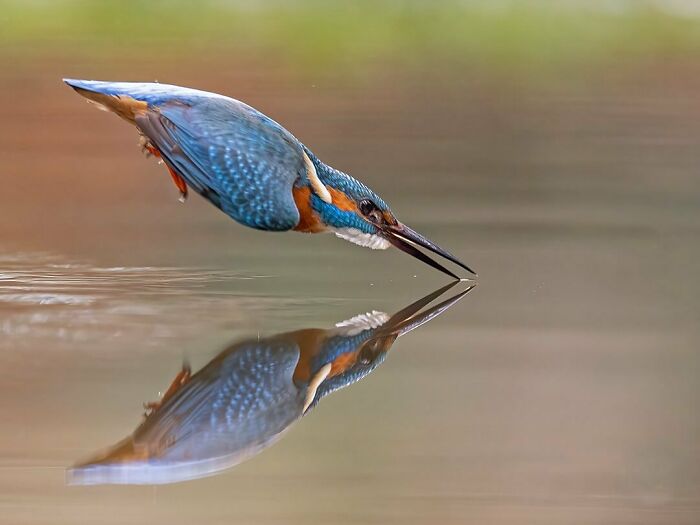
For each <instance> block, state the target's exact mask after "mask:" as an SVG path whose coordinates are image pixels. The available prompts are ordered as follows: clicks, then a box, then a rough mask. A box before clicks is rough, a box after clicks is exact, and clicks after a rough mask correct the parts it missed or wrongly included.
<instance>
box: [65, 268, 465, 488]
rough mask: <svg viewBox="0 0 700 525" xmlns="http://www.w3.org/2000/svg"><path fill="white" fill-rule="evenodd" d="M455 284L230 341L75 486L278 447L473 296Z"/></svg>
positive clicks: (208, 465) (84, 470) (132, 480)
mask: <svg viewBox="0 0 700 525" xmlns="http://www.w3.org/2000/svg"><path fill="white" fill-rule="evenodd" d="M456 284H457V282H456V281H454V282H452V283H450V284H447V285H446V286H443V287H442V288H440V289H438V290H436V291H434V292H432V293H430V294H428V295H426V296H425V297H423V298H422V299H419V300H417V301H415V302H413V303H411V304H410V305H408V306H406V307H404V308H403V309H401V310H400V311H398V312H396V313H395V314H393V315H388V314H386V313H384V312H379V311H376V310H372V311H370V312H367V313H362V314H359V315H356V316H354V317H352V318H350V319H347V320H345V321H341V322H338V323H336V324H335V326H333V327H331V328H325V329H321V328H302V329H299V330H295V331H293V332H285V333H281V334H275V335H271V336H269V337H263V338H260V337H256V338H253V339H244V340H239V341H235V342H233V343H232V344H231V345H230V346H229V347H228V348H227V349H226V350H224V351H223V352H221V353H220V354H219V355H217V356H216V357H215V358H214V359H212V360H211V361H210V362H209V363H208V364H207V365H205V366H204V367H203V368H202V369H201V370H199V371H198V372H196V373H194V374H192V372H191V370H190V367H189V365H187V364H185V365H184V366H183V367H182V369H181V370H180V372H179V373H178V374H177V375H176V377H175V379H174V380H173V381H172V383H171V385H170V387H169V388H168V389H167V390H166V391H165V394H163V396H162V397H161V398H160V400H158V401H156V402H152V403H146V404H145V407H146V408H147V409H148V412H147V414H146V415H145V418H144V420H143V422H142V423H141V424H140V425H139V426H138V427H137V428H136V430H135V431H134V432H133V433H132V434H130V435H129V436H127V437H126V438H125V439H122V440H121V441H119V442H118V443H116V444H115V445H113V446H112V447H110V448H109V449H107V450H106V451H102V452H99V453H98V454H96V455H94V456H93V457H91V458H89V459H87V460H85V461H81V462H80V463H78V464H77V465H75V466H74V467H73V468H71V469H69V471H68V473H67V477H68V481H69V482H70V483H72V484H81V485H95V484H138V485H140V484H161V483H175V482H179V481H185V480H191V479H196V478H201V477H204V476H211V475H213V474H217V473H219V472H222V471H224V470H226V469H229V468H231V467H233V466H235V465H237V464H239V463H241V462H242V461H244V460H246V459H248V458H250V457H252V456H254V455H256V454H259V453H260V452H262V451H263V450H264V449H266V448H267V447H269V446H271V445H272V444H274V443H276V442H277V441H278V440H279V439H280V438H281V437H282V436H283V435H284V433H285V432H286V430H288V429H289V428H290V427H291V426H292V425H293V424H295V423H296V422H298V421H299V420H301V419H302V417H304V416H305V415H306V414H307V413H309V411H311V410H312V409H313V408H314V407H315V406H316V405H317V404H318V402H319V401H320V400H321V399H322V398H324V397H326V396H327V395H329V394H331V393H333V392H335V391H337V390H339V389H341V388H345V387H347V386H349V385H352V384H354V383H356V382H357V381H359V380H361V379H362V378H364V377H365V376H367V375H368V374H370V373H372V372H373V371H374V370H375V369H376V368H377V367H378V366H379V365H381V364H382V363H383V362H384V360H385V358H386V356H387V353H388V352H389V350H390V349H391V348H392V346H393V344H394V343H395V342H396V340H397V339H398V338H399V337H401V336H403V335H405V334H407V333H408V332H411V331H412V330H415V329H417V328H419V327H420V326H422V325H424V324H425V323H427V322H429V321H431V320H432V319H435V318H436V317H437V316H439V315H441V314H442V313H444V312H445V311H446V310H447V309H449V308H451V307H452V306H453V305H455V304H456V303H457V302H458V301H459V300H460V299H462V298H463V297H464V296H466V295H467V294H468V293H469V292H470V291H471V290H472V289H473V288H474V286H475V284H471V285H470V286H468V287H467V288H466V289H464V290H462V291H461V292H458V293H456V294H454V295H452V296H451V297H449V298H447V299H443V300H442V301H440V302H439V303H438V304H435V305H434V306H430V305H431V304H433V303H435V302H437V301H438V300H439V299H440V298H441V297H444V296H445V294H446V292H447V291H448V290H450V289H451V288H452V287H453V286H455V285H456Z"/></svg>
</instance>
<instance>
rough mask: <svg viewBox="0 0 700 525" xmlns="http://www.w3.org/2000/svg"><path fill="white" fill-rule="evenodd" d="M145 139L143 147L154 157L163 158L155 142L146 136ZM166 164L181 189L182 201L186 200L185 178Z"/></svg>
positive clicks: (176, 184)
mask: <svg viewBox="0 0 700 525" xmlns="http://www.w3.org/2000/svg"><path fill="white" fill-rule="evenodd" d="M144 140H146V141H145V142H142V143H141V144H142V147H143V149H144V150H145V151H146V152H147V153H148V154H150V155H153V156H154V157H157V158H159V159H160V158H162V157H161V155H160V151H158V150H157V149H156V147H155V146H154V145H153V144H151V143H150V142H148V141H147V139H145V138H144ZM166 166H167V168H168V171H169V172H170V176H171V177H172V179H173V182H174V183H175V186H176V187H177V189H178V190H179V191H180V201H181V202H185V200H186V199H187V184H186V183H185V179H183V178H182V177H181V176H180V175H178V174H177V173H176V172H175V171H174V170H173V169H172V168H171V167H170V166H168V165H167V164H166Z"/></svg>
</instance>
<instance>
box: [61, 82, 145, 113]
mask: <svg viewBox="0 0 700 525" xmlns="http://www.w3.org/2000/svg"><path fill="white" fill-rule="evenodd" d="M63 81H64V82H65V83H66V84H68V85H69V86H70V87H72V88H73V89H74V90H75V91H77V92H78V93H79V94H81V95H82V96H84V97H85V98H86V99H88V100H89V101H90V102H92V103H94V104H96V105H97V106H98V107H99V108H100V109H102V110H104V111H111V112H113V113H116V114H117V115H119V116H120V117H121V118H123V119H124V120H126V121H128V122H131V123H132V124H134V123H135V117H136V115H138V114H141V113H143V112H145V111H146V110H147V109H148V103H147V102H146V101H145V100H139V99H138V98H136V97H135V96H134V95H133V94H132V91H133V89H129V86H133V84H131V83H128V82H101V81H98V80H76V79H72V78H64V79H63Z"/></svg>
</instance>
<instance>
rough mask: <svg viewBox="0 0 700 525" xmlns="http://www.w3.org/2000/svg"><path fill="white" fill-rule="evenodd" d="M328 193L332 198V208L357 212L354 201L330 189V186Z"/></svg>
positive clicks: (340, 192)
mask: <svg viewBox="0 0 700 525" xmlns="http://www.w3.org/2000/svg"><path fill="white" fill-rule="evenodd" d="M328 191H329V192H330V194H331V197H332V198H333V205H334V206H336V207H337V208H339V209H341V210H345V211H354V212H357V204H355V201H353V200H351V199H349V198H348V197H347V195H345V194H344V193H343V192H342V191H340V190H336V189H335V188H331V187H330V186H329V187H328Z"/></svg>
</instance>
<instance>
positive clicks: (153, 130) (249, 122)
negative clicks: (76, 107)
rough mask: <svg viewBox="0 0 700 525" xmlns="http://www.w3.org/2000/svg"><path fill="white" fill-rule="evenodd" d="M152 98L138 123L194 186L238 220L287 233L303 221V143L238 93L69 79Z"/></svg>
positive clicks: (146, 99)
mask: <svg viewBox="0 0 700 525" xmlns="http://www.w3.org/2000/svg"><path fill="white" fill-rule="evenodd" d="M67 82H68V83H69V84H70V85H71V86H73V87H75V88H77V89H84V90H88V91H92V92H97V93H101V94H105V95H112V96H128V97H131V98H133V99H135V100H139V101H143V102H146V103H148V110H147V111H145V112H143V113H141V114H137V115H136V117H135V121H136V125H137V126H138V127H139V129H140V130H141V132H142V133H143V134H144V135H145V136H146V137H147V138H148V139H149V140H150V141H151V142H152V143H153V144H154V145H155V146H156V147H157V148H158V150H159V151H160V153H161V156H162V157H163V159H164V160H165V162H166V163H168V164H169V165H170V166H171V168H173V169H174V170H175V171H176V172H177V173H178V174H179V175H181V176H182V177H183V178H184V179H185V181H186V182H187V184H188V186H190V187H191V188H192V189H194V190H195V191H196V192H198V193H200V194H201V195H202V196H204V197H205V198H207V199H208V200H209V201H211V202H212V203H213V204H214V205H215V206H217V207H218V208H220V209H221V210H222V211H224V212H225V213H226V214H228V215H229V216H230V217H232V218H233V219H235V220H236V221H238V222H240V223H242V224H244V225H246V226H250V227H251V228H257V229H261V230H273V231H284V230H290V229H292V228H294V226H296V225H297V223H298V222H299V211H298V209H297V207H296V204H295V202H294V198H293V195H292V187H293V185H294V184H295V182H297V181H298V180H300V179H303V178H304V177H305V176H306V175H305V167H304V160H303V149H302V145H301V143H300V142H299V141H298V140H297V139H296V138H295V137H294V136H293V135H292V134H291V133H289V132H288V131H287V130H285V129H284V128H283V127H282V126H280V125H279V124H278V123H277V122H275V121H274V120H272V119H270V118H269V117H267V116H265V115H263V114H262V113H260V112H259V111H257V110H255V109H254V108H251V107H250V106H248V105H246V104H244V103H242V102H240V101H238V100H234V99H232V98H228V97H224V96H222V95H217V94H214V93H208V92H205V91H199V90H195V89H188V88H182V87H178V86H171V85H166V84H150V83H131V82H96V81H73V80H70V81H67Z"/></svg>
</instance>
